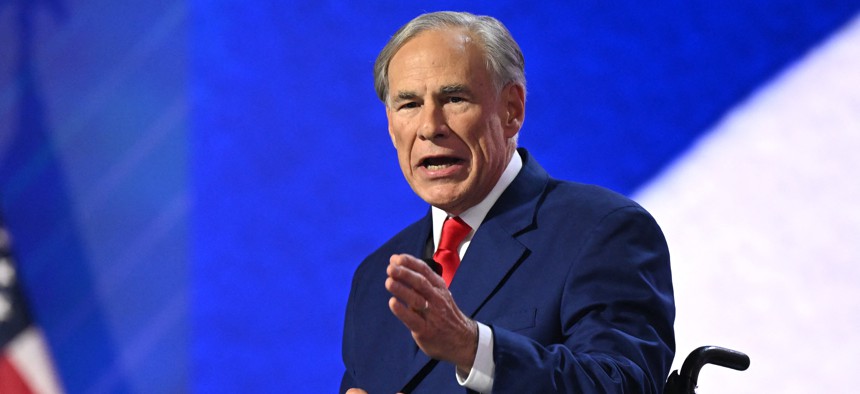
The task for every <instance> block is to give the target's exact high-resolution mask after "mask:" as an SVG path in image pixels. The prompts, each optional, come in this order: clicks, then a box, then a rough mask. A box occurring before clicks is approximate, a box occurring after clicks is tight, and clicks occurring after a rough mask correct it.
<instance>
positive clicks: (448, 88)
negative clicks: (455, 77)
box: [439, 83, 472, 94]
mask: <svg viewBox="0 0 860 394" xmlns="http://www.w3.org/2000/svg"><path fill="white" fill-rule="evenodd" d="M439 91H440V92H442V94H456V93H466V94H469V93H472V91H471V89H469V87H468V86H466V85H463V84H460V83H458V84H453V85H445V86H442V89H439Z"/></svg>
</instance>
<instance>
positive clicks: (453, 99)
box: [448, 96, 466, 104]
mask: <svg viewBox="0 0 860 394" xmlns="http://www.w3.org/2000/svg"><path fill="white" fill-rule="evenodd" d="M464 101H466V99H464V98H462V97H456V96H454V97H449V98H448V102H451V103H454V104H456V103H462V102H464Z"/></svg>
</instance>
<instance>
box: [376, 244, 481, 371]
mask: <svg viewBox="0 0 860 394" xmlns="http://www.w3.org/2000/svg"><path fill="white" fill-rule="evenodd" d="M386 272H387V273H388V279H386V280H385V288H386V289H388V291H389V292H391V294H392V295H393V297H391V299H390V300H389V301H388V307H389V308H390V309H391V312H392V313H394V316H397V318H398V319H400V321H401V322H403V324H404V325H406V327H407V328H408V329H409V331H411V332H412V338H414V339H415V343H417V344H418V347H419V348H421V350H422V351H423V352H424V353H426V354H427V355H428V356H430V357H431V358H435V359H438V360H443V361H448V362H451V363H453V364H455V365H456V366H457V368H458V369H459V370H460V371H461V373H463V374H468V373H469V371H470V370H471V369H472V363H474V361H475V353H476V352H477V350H478V324H477V323H475V322H474V321H473V320H471V319H469V318H468V317H467V316H466V315H464V314H463V312H462V311H460V308H458V307H457V304H456V303H454V298H453V297H452V296H451V292H450V291H448V287H447V286H446V285H445V281H444V280H442V277H440V276H439V275H437V274H436V273H435V272H433V270H431V269H430V267H429V266H428V265H427V264H425V263H424V262H423V261H421V260H419V259H417V258H415V257H413V256H410V255H407V254H398V255H393V256H391V259H390V260H389V264H388V269H387V270H386Z"/></svg>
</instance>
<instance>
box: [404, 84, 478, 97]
mask: <svg viewBox="0 0 860 394" xmlns="http://www.w3.org/2000/svg"><path fill="white" fill-rule="evenodd" d="M439 92H440V93H441V94H443V95H450V94H458V93H464V94H471V93H472V90H471V89H469V87H468V86H466V85H464V84H460V83H458V84H452V85H445V86H442V88H440V89H439ZM417 97H418V93H416V92H414V91H411V90H403V91H399V92H397V96H395V100H394V101H409V100H414V99H415V98H417Z"/></svg>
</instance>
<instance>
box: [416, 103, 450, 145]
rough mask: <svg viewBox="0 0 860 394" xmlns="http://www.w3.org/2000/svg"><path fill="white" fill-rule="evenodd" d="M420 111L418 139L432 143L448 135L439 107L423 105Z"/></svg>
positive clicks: (442, 113) (440, 107)
mask: <svg viewBox="0 0 860 394" xmlns="http://www.w3.org/2000/svg"><path fill="white" fill-rule="evenodd" d="M421 109H422V111H421V123H420V125H419V126H418V138H419V139H421V140H431V141H432V140H434V139H436V138H442V137H445V136H447V135H448V133H450V130H449V129H448V124H447V122H446V120H445V114H444V112H443V111H442V106H441V105H436V104H425V105H424V106H422V107H421Z"/></svg>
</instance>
